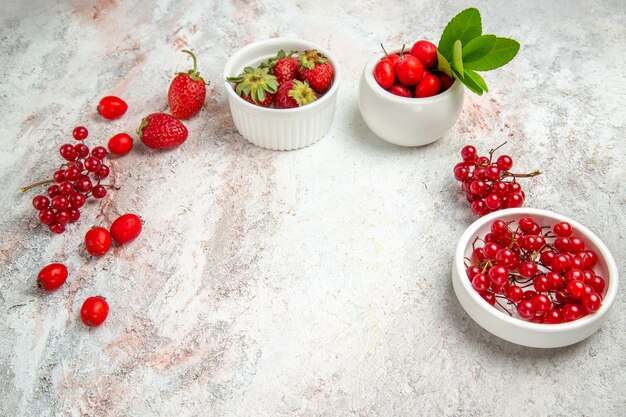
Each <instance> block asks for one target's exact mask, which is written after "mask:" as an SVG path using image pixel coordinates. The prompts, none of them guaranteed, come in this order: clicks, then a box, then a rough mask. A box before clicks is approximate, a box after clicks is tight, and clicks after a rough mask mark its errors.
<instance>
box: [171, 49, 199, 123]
mask: <svg viewBox="0 0 626 417" xmlns="http://www.w3.org/2000/svg"><path fill="white" fill-rule="evenodd" d="M181 52H184V53H186V54H189V55H191V58H192V59H193V68H192V69H190V70H189V71H187V72H179V73H178V74H177V75H176V76H175V77H174V79H173V80H172V82H171V84H170V88H169V90H168V92H167V103H168V104H169V106H170V111H171V112H172V116H174V117H175V118H177V119H189V118H190V117H192V116H194V115H195V114H196V113H198V112H199V111H200V109H201V108H202V106H203V105H204V99H205V98H206V85H205V82H204V79H203V78H202V77H201V76H200V73H199V72H198V71H197V70H196V68H197V61H196V56H195V55H194V54H193V52H191V51H188V50H186V49H183V50H182V51H181Z"/></svg>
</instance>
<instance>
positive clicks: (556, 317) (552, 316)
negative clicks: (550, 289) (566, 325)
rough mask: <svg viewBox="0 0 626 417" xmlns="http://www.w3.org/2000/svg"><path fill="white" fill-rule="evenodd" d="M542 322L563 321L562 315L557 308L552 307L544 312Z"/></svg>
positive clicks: (555, 322) (554, 322)
mask: <svg viewBox="0 0 626 417" xmlns="http://www.w3.org/2000/svg"><path fill="white" fill-rule="evenodd" d="M543 322H544V323H546V324H559V323H563V317H562V316H561V312H560V311H559V310H557V309H554V308H553V309H550V310H548V311H547V312H546V314H545V315H544V317H543Z"/></svg>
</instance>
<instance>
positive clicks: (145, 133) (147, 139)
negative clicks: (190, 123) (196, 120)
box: [137, 113, 187, 149]
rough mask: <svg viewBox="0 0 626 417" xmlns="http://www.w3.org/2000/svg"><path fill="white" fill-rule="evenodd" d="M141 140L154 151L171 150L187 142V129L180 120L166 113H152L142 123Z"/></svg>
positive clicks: (140, 128)
mask: <svg viewBox="0 0 626 417" xmlns="http://www.w3.org/2000/svg"><path fill="white" fill-rule="evenodd" d="M137 133H138V134H139V138H140V139H141V141H142V142H143V143H144V144H145V145H146V146H147V147H148V148H152V149H171V148H175V147H177V146H179V145H180V144H182V143H183V142H184V141H185V140H187V128H186V127H185V125H184V124H182V123H181V122H180V120H178V119H176V118H174V117H173V116H170V115H169V114H165V113H152V114H151V115H149V116H146V117H144V118H143V120H142V121H141V125H140V126H139V128H138V129H137Z"/></svg>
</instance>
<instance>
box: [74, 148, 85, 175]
mask: <svg viewBox="0 0 626 417" xmlns="http://www.w3.org/2000/svg"><path fill="white" fill-rule="evenodd" d="M74 150H76V154H77V155H78V157H79V158H85V157H86V156H87V155H89V147H88V146H87V145H85V144H84V143H77V144H76V145H74ZM81 171H82V168H81Z"/></svg>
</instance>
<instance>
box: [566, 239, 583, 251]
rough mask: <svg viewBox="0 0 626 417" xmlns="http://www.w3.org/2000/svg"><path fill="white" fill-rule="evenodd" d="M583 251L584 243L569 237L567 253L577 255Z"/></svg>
mask: <svg viewBox="0 0 626 417" xmlns="http://www.w3.org/2000/svg"><path fill="white" fill-rule="evenodd" d="M584 249H585V242H584V241H583V240H582V239H581V238H579V237H577V236H571V237H570V238H569V251H570V252H571V253H579V252H580V251H582V250H584Z"/></svg>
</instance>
